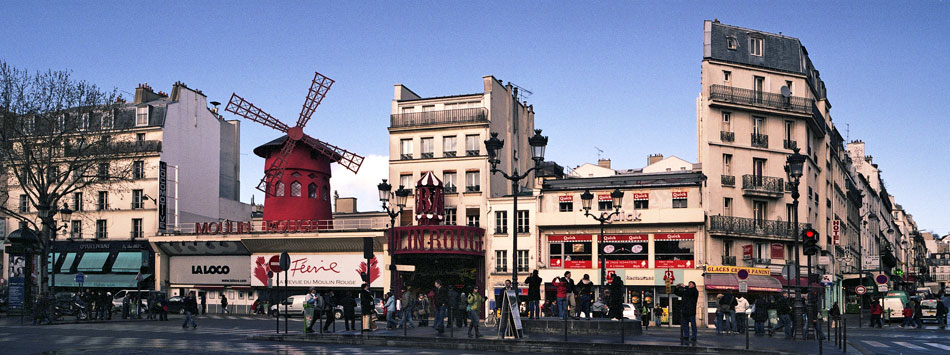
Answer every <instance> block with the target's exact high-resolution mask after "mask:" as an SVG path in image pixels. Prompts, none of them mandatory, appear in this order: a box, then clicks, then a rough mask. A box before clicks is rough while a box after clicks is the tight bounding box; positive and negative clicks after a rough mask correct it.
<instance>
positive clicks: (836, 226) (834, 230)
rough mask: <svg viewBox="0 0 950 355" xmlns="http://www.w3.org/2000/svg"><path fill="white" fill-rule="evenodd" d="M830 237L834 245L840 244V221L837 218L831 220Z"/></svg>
mask: <svg viewBox="0 0 950 355" xmlns="http://www.w3.org/2000/svg"><path fill="white" fill-rule="evenodd" d="M831 239H832V240H833V241H834V244H835V245H841V221H839V220H837V219H836V220H834V222H831Z"/></svg>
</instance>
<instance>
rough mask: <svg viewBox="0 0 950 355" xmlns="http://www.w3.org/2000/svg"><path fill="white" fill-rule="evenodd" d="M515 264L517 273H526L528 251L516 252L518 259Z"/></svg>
mask: <svg viewBox="0 0 950 355" xmlns="http://www.w3.org/2000/svg"><path fill="white" fill-rule="evenodd" d="M516 263H517V264H516V265H517V267H518V272H528V251H527V250H518V258H517V260H516Z"/></svg>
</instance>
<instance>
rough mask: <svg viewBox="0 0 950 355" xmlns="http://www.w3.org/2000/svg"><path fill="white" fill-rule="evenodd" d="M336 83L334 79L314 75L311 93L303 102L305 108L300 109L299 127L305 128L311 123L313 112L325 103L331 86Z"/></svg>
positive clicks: (318, 74)
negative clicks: (324, 99) (324, 100)
mask: <svg viewBox="0 0 950 355" xmlns="http://www.w3.org/2000/svg"><path fill="white" fill-rule="evenodd" d="M333 83H334V80H333V79H330V78H328V77H325V76H323V74H320V73H314V75H313V83H312V84H310V92H309V93H307V100H306V101H304V102H303V108H301V109H300V118H298V119H297V127H303V126H304V125H306V124H307V121H310V117H311V116H313V111H316V109H317V106H320V102H322V101H323V97H324V96H326V95H327V91H330V86H332V85H333Z"/></svg>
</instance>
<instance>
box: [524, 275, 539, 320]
mask: <svg viewBox="0 0 950 355" xmlns="http://www.w3.org/2000/svg"><path fill="white" fill-rule="evenodd" d="M524 282H525V283H526V284H528V319H538V318H541V304H540V302H541V282H542V281H541V277H540V276H538V270H534V272H532V273H531V276H529V277H528V278H527V279H525V280H524Z"/></svg>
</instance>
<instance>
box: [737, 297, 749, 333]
mask: <svg viewBox="0 0 950 355" xmlns="http://www.w3.org/2000/svg"><path fill="white" fill-rule="evenodd" d="M748 310H749V301H748V300H746V299H745V297H742V296H741V295H740V296H739V297H737V298H736V328H737V329H736V331H737V332H738V333H739V334H742V333H745V332H746V330H748V329H749V316H748V314H746V311H748Z"/></svg>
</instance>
